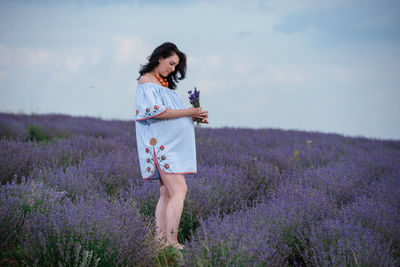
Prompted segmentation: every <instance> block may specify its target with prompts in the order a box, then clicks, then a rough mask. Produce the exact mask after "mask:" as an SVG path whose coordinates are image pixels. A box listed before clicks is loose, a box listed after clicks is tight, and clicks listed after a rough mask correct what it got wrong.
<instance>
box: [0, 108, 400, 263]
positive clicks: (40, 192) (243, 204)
mask: <svg viewBox="0 0 400 267" xmlns="http://www.w3.org/2000/svg"><path fill="white" fill-rule="evenodd" d="M196 142H197V143H196V148H197V160H198V173H197V174H192V175H187V176H186V178H187V184H188V188H189V191H188V195H187V197H186V200H185V207H184V211H183V215H182V220H181V225H180V232H179V239H180V241H181V242H183V243H185V246H186V248H185V251H184V253H183V254H179V253H172V252H171V253H170V252H168V250H165V251H164V252H162V251H161V254H160V250H158V244H156V243H155V241H154V210H155V207H156V204H157V200H158V196H159V191H158V182H154V181H145V182H143V181H142V178H141V175H140V169H139V164H138V158H137V151H136V137H135V128H134V123H133V122H132V121H126V122H124V121H105V120H100V119H95V118H88V117H71V116H66V115H23V114H21V115H15V114H4V113H1V114H0V150H1V152H2V153H1V154H0V181H1V186H0V202H1V203H0V204H1V206H0V237H1V241H0V265H11V266H17V265H29V266H77V265H82V266H154V265H163V264H164V265H167V264H168V265H171V264H172V265H174V264H175V265H176V264H178V265H185V266H227V265H229V266H332V265H333V266H343V265H346V266H398V265H399V263H400V262H399V261H400V231H399V227H398V225H400V200H399V198H398V195H400V141H398V140H378V139H367V138H363V137H346V136H342V135H338V134H321V133H318V132H302V131H283V130H279V129H259V130H254V129H236V128H220V129H207V128H196ZM160 255H161V256H160Z"/></svg>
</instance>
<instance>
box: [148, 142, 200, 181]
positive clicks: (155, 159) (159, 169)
mask: <svg viewBox="0 0 400 267" xmlns="http://www.w3.org/2000/svg"><path fill="white" fill-rule="evenodd" d="M153 158H154V171H153V172H152V173H151V175H150V176H148V177H146V178H143V181H145V180H149V179H150V178H151V177H152V176H153V175H154V173H155V172H156V167H158V171H159V172H160V171H162V172H163V173H168V174H186V173H190V174H193V173H197V171H195V172H166V171H163V170H162V169H161V168H160V165H159V164H158V161H157V157H156V151H155V149H154V146H153ZM156 165H157V166H156ZM160 178H161V175H160V177H159V178H154V179H150V180H157V179H160Z"/></svg>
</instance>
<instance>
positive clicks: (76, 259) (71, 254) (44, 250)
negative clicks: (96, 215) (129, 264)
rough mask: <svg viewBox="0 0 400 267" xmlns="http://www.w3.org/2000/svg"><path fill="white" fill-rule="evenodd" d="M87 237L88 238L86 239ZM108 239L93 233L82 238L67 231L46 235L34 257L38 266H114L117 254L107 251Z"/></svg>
mask: <svg viewBox="0 0 400 267" xmlns="http://www.w3.org/2000/svg"><path fill="white" fill-rule="evenodd" d="M88 239H89V240H88ZM109 243H110V241H109V240H108V239H103V240H99V239H97V238H96V237H95V236H94V235H92V236H91V238H86V239H84V238H83V236H81V235H80V234H76V233H72V232H69V231H66V232H64V233H63V232H61V233H59V234H55V233H53V234H50V235H48V236H47V243H46V245H45V247H40V246H38V248H39V249H38V253H36V255H35V257H36V258H37V259H38V260H39V262H38V264H39V266H58V265H59V263H61V264H62V265H63V266H101V267H106V266H114V261H115V259H116V257H117V255H118V252H117V251H114V252H113V253H112V254H111V255H110V254H109V253H108V252H107V247H108V246H109Z"/></svg>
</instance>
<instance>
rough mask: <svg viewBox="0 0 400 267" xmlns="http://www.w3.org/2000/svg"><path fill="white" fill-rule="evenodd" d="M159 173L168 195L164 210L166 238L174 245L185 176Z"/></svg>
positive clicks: (184, 187)
mask: <svg viewBox="0 0 400 267" xmlns="http://www.w3.org/2000/svg"><path fill="white" fill-rule="evenodd" d="M160 174H161V178H162V181H163V182H164V185H165V186H166V187H167V190H168V193H169V196H170V199H169V202H168V205H167V211H166V218H167V224H166V229H167V240H168V241H169V242H170V243H172V244H174V245H179V243H178V227H179V223H180V221H181V216H182V211H183V203H184V200H185V197H186V193H187V185H186V181H185V177H184V175H183V174H170V173H165V172H161V173H160Z"/></svg>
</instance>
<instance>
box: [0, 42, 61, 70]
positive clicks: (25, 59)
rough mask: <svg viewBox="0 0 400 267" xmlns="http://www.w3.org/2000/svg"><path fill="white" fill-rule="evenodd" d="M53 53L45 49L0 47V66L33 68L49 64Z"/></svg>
mask: <svg viewBox="0 0 400 267" xmlns="http://www.w3.org/2000/svg"><path fill="white" fill-rule="evenodd" d="M53 57H54V52H53V51H50V50H45V49H28V48H7V47H5V46H3V45H0V66H3V67H6V68H13V67H16V68H35V67H39V66H43V65H45V64H46V63H48V62H50V61H51V60H52V59H53Z"/></svg>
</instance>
